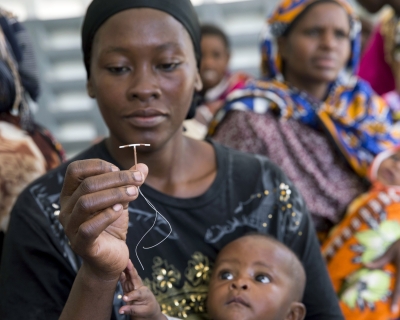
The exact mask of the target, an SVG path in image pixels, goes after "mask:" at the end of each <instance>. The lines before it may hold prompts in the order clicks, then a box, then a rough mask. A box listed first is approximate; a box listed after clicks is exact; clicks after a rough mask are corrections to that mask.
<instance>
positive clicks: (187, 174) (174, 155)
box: [106, 132, 216, 198]
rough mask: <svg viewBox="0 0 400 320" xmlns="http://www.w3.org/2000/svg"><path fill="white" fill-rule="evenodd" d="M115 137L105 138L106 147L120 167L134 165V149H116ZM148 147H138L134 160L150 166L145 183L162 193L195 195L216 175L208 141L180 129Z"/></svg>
mask: <svg viewBox="0 0 400 320" xmlns="http://www.w3.org/2000/svg"><path fill="white" fill-rule="evenodd" d="M115 140H116V139H113V138H112V137H111V138H108V139H107V141H106V145H107V148H108V150H109V152H110V153H111V156H112V157H113V158H114V159H116V160H117V161H118V163H119V164H120V165H121V166H122V167H123V169H129V168H130V167H132V166H133V165H134V153H133V149H132V148H129V149H128V148H127V149H119V146H117V144H118V142H117V141H115ZM140 148H143V149H140ZM147 148H151V147H138V148H137V161H138V162H140V163H144V164H146V165H147V166H148V168H149V175H148V177H147V179H146V184H147V185H149V186H151V187H152V188H154V189H156V190H158V191H160V192H162V193H165V194H168V195H171V196H175V197H182V198H187V197H193V196H198V195H200V194H202V193H204V192H205V191H206V190H207V188H208V187H209V186H210V185H211V183H212V181H213V179H214V178H215V174H216V161H215V153H214V151H213V147H212V146H211V145H210V144H209V143H206V142H200V141H195V140H192V139H188V138H186V137H184V136H183V135H182V133H180V132H179V133H177V134H176V135H175V137H173V138H172V139H170V140H169V141H168V142H167V143H166V144H165V145H164V146H162V147H160V148H159V149H157V150H151V149H150V150H149V149H147ZM146 149H147V150H146ZM199 159H203V160H204V159H206V160H207V161H201V162H199V161H198V160H199ZM194 168H196V170H194Z"/></svg>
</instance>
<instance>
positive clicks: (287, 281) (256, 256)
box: [207, 236, 298, 320]
mask: <svg viewBox="0 0 400 320" xmlns="http://www.w3.org/2000/svg"><path fill="white" fill-rule="evenodd" d="M292 260H293V256H292V254H291V253H290V252H289V251H288V250H285V248H282V247H281V246H279V245H277V244H276V243H274V242H273V241H271V240H269V239H267V238H263V237H259V236H257V237H251V236H249V237H243V238H240V239H238V240H236V241H233V242H232V243H230V244H228V245H227V246H226V247H225V248H224V249H223V250H222V251H221V253H220V254H219V255H218V258H217V261H216V264H215V268H214V271H213V275H212V277H211V282H210V288H209V294H208V305H207V307H208V313H209V315H210V318H211V319H213V320H225V319H226V320H228V319H229V320H235V319H238V320H269V319H279V320H283V319H286V317H288V319H289V314H290V308H291V303H292V302H293V294H292V293H291V291H292V289H293V287H294V285H293V282H294V281H296V279H293V277H291V276H290V274H292V271H291V269H290V268H291V265H290V264H291V262H292ZM292 316H293V315H292ZM293 319H298V318H297V317H293Z"/></svg>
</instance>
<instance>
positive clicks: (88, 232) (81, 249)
mask: <svg viewBox="0 0 400 320" xmlns="http://www.w3.org/2000/svg"><path fill="white" fill-rule="evenodd" d="M124 215H125V216H124ZM118 219H120V220H121V219H122V220H124V221H122V223H120V225H119V229H118V230H113V232H110V234H112V235H113V236H114V237H115V238H116V239H119V240H125V238H126V233H127V230H128V222H129V216H128V212H127V210H124V209H123V207H122V205H121V206H120V210H118V211H116V210H114V209H112V208H107V209H105V210H103V211H101V212H99V213H98V214H97V215H96V216H94V217H92V218H91V219H90V220H88V221H86V222H84V223H82V224H81V225H80V226H79V228H78V230H77V232H76V233H75V235H74V237H71V247H72V250H74V251H75V252H76V253H78V254H79V255H81V256H86V255H87V254H88V252H85V250H91V249H92V246H91V244H93V243H94V242H95V241H96V239H97V238H98V237H99V236H100V234H101V233H102V232H103V231H104V230H106V229H107V228H108V227H109V226H110V225H111V224H113V223H114V222H116V221H117V220H118Z"/></svg>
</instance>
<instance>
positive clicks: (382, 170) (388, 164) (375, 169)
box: [370, 148, 400, 186]
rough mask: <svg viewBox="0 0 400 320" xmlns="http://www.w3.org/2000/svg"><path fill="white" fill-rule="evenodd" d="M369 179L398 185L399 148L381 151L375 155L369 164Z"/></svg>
mask: <svg viewBox="0 0 400 320" xmlns="http://www.w3.org/2000/svg"><path fill="white" fill-rule="evenodd" d="M370 179H371V181H372V182H374V181H375V180H377V181H379V182H380V183H382V184H384V185H385V186H400V150H398V148H396V149H394V150H387V151H383V152H381V153H380V154H378V155H377V156H376V158H375V159H374V162H373V163H372V166H371V173H370Z"/></svg>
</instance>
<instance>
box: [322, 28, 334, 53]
mask: <svg viewBox="0 0 400 320" xmlns="http://www.w3.org/2000/svg"><path fill="white" fill-rule="evenodd" d="M321 45H322V46H323V47H324V48H329V49H332V48H334V47H335V45H336V39H335V35H334V34H333V32H331V31H326V32H324V33H323V34H322V36H321Z"/></svg>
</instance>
